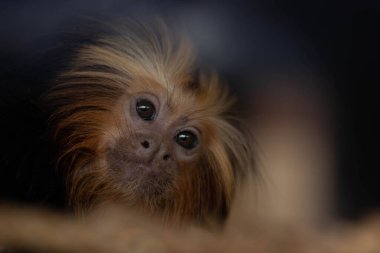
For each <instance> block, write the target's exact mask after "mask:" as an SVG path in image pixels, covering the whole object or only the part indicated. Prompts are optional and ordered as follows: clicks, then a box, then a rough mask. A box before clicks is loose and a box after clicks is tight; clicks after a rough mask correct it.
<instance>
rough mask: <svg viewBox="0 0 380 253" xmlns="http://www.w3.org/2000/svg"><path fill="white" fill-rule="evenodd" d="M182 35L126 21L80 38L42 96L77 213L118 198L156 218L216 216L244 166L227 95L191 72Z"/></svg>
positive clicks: (245, 155) (247, 157)
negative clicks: (48, 105)
mask: <svg viewBox="0 0 380 253" xmlns="http://www.w3.org/2000/svg"><path fill="white" fill-rule="evenodd" d="M193 55H194V53H193V51H192V50H191V46H190V45H189V43H188V41H187V40H186V39H184V38H183V37H181V36H177V35H173V34H172V33H170V32H169V28H167V27H165V26H163V25H161V26H156V27H154V26H150V25H141V24H135V25H134V26H132V27H128V28H120V29H117V32H115V33H113V34H108V35H103V36H99V37H98V38H96V39H95V40H93V41H92V42H91V43H87V44H85V45H82V46H80V47H79V48H78V49H77V50H76V51H75V54H74V57H73V60H72V61H71V63H70V67H69V69H68V70H66V71H64V72H63V73H62V74H61V75H60V76H59V78H58V84H57V85H56V86H55V87H54V88H53V89H52V90H51V91H50V93H49V95H48V98H49V101H50V103H52V104H53V105H54V108H55V110H54V112H53V114H52V116H51V122H52V126H53V129H54V136H55V139H56V140H57V142H58V144H59V146H60V148H61V153H60V158H59V161H58V166H59V168H60V169H61V170H62V171H63V172H64V173H65V174H66V176H67V191H68V203H69V205H70V206H72V207H73V208H74V209H75V210H76V211H77V212H82V211H85V210H88V209H89V208H92V207H94V206H98V205H103V204H108V203H119V204H120V203H122V204H125V205H127V206H128V207H132V208H136V209H137V210H142V211H143V212H146V213H150V214H154V215H159V216H161V217H162V218H163V219H165V220H173V221H179V222H181V221H186V220H187V221H190V220H195V221H200V222H205V221H207V220H222V219H223V218H224V217H225V216H226V215H227V213H228V210H229V207H230V205H231V202H232V200H233V196H234V194H236V191H237V189H238V187H239V185H240V183H241V181H242V180H243V179H244V178H245V177H246V176H248V174H249V172H250V170H251V169H252V165H253V162H252V152H251V151H252V150H251V147H250V144H249V140H247V136H246V135H245V132H244V131H242V130H241V128H240V127H239V126H238V124H237V123H238V121H237V120H236V118H235V117H234V116H233V115H232V114H231V113H230V109H231V105H232V103H233V99H232V98H231V96H230V95H229V93H228V90H227V89H226V87H225V86H224V85H221V84H220V81H219V80H218V77H217V75H216V74H215V73H210V74H203V73H200V74H198V75H197V74H195V71H194V63H193V62H194V61H193Z"/></svg>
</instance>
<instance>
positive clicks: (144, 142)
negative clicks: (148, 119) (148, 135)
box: [141, 141, 150, 148]
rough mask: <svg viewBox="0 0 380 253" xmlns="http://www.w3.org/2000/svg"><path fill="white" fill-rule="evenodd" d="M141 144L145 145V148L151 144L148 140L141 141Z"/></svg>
mask: <svg viewBox="0 0 380 253" xmlns="http://www.w3.org/2000/svg"><path fill="white" fill-rule="evenodd" d="M141 145H142V146H143V147H144V148H149V146H150V144H149V142H148V141H143V142H141Z"/></svg>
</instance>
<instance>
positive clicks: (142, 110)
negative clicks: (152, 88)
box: [136, 99, 156, 121]
mask: <svg viewBox="0 0 380 253" xmlns="http://www.w3.org/2000/svg"><path fill="white" fill-rule="evenodd" d="M136 112H137V114H138V115H139V116H140V118H142V119H143V120H147V121H150V120H153V119H154V116H155V115H156V108H155V107H154V105H153V103H152V102H150V101H149V100H147V99H138V100H137V102H136Z"/></svg>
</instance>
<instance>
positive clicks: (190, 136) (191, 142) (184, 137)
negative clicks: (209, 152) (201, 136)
mask: <svg viewBox="0 0 380 253" xmlns="http://www.w3.org/2000/svg"><path fill="white" fill-rule="evenodd" d="M175 141H176V142H177V143H178V144H179V145H181V146H182V147H184V148H186V149H193V148H195V147H196V146H197V145H198V138H197V136H196V135H195V134H194V133H192V132H190V131H182V132H179V133H178V134H177V136H176V137H175Z"/></svg>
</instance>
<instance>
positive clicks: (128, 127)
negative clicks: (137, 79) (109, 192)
mask: <svg viewBox="0 0 380 253" xmlns="http://www.w3.org/2000/svg"><path fill="white" fill-rule="evenodd" d="M140 85H141V86H140ZM140 87H142V88H144V89H143V90H140V89H133V88H131V89H129V90H128V91H127V92H126V94H125V95H123V96H122V97H121V98H120V100H119V102H118V104H117V106H116V108H115V112H114V115H116V118H115V119H114V122H113V126H112V125H110V126H109V128H110V131H112V133H111V134H112V137H109V136H107V137H105V141H104V145H105V146H104V155H105V156H104V160H105V163H106V164H107V166H108V167H109V169H110V170H112V171H113V173H114V176H115V180H117V181H119V183H120V184H123V185H124V187H126V188H131V189H133V191H134V194H136V196H138V197H139V198H145V199H157V198H161V197H162V196H166V195H168V194H172V192H171V191H173V190H174V187H175V186H174V184H175V181H176V178H178V177H179V176H180V175H181V174H182V173H186V171H183V170H188V172H189V171H192V170H194V167H195V166H197V163H198V161H199V160H200V158H201V156H202V151H203V150H202V146H203V145H204V142H205V141H207V138H206V136H203V134H207V133H206V129H204V124H203V123H202V122H201V121H200V120H199V119H197V118H194V117H193V116H195V115H196V111H194V106H195V104H194V103H196V102H197V101H195V100H194V98H191V93H189V92H186V91H182V92H183V95H185V96H187V97H188V98H186V99H183V100H182V101H178V102H177V103H175V101H172V100H173V98H171V97H168V93H167V90H166V89H165V88H164V87H162V86H160V85H159V84H155V82H154V81H151V82H150V83H145V84H144V83H141V84H139V87H138V88H140ZM192 107H193V108H192ZM185 112H186V113H185ZM115 122H117V123H116V124H115ZM111 129H112V130H111ZM188 172H187V173H188Z"/></svg>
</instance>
